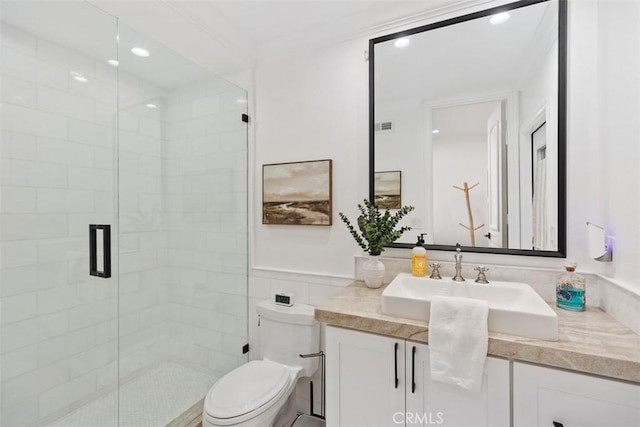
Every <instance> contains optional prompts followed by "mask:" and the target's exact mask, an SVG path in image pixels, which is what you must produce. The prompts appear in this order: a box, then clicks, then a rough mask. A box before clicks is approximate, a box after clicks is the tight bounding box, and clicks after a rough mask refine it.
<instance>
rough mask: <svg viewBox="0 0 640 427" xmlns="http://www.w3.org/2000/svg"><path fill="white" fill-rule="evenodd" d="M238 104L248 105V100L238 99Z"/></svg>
mask: <svg viewBox="0 0 640 427" xmlns="http://www.w3.org/2000/svg"><path fill="white" fill-rule="evenodd" d="M236 102H237V103H238V104H246V103H247V100H246V99H244V98H238V99H236Z"/></svg>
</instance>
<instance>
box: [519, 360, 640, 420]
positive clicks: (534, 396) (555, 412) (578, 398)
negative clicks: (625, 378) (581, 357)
mask: <svg viewBox="0 0 640 427" xmlns="http://www.w3.org/2000/svg"><path fill="white" fill-rule="evenodd" d="M513 425H514V426H517V427H562V426H563V427H578V426H579V427H602V426H607V427H637V426H640V386H639V385H633V384H628V383H624V382H620V381H614V380H608V379H604V378H597V377H592V376H589V375H582V374H577V373H572V372H566V371H561V370H558V369H553V368H545V367H540V366H533V365H528V364H525V363H519V362H514V363H513Z"/></svg>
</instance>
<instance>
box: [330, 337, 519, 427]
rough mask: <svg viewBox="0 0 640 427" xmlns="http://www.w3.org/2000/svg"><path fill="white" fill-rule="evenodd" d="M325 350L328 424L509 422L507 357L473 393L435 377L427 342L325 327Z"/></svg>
mask: <svg viewBox="0 0 640 427" xmlns="http://www.w3.org/2000/svg"><path fill="white" fill-rule="evenodd" d="M414 349H415V350H414ZM326 350H327V389H326V393H327V396H326V397H327V408H326V409H327V413H326V416H327V427H334V426H342V427H358V426H367V427H372V426H402V425H407V426H428V425H443V426H452V427H461V426H465V427H467V426H469V427H470V426H492V427H502V426H504V427H507V426H509V421H510V412H509V409H510V400H509V362H508V361H506V360H501V359H495V358H491V357H489V358H487V363H486V365H485V379H484V381H483V386H482V390H481V391H480V392H478V393H472V392H469V391H466V390H464V389H462V388H460V387H456V386H452V385H448V384H443V383H439V382H435V381H432V380H431V377H430V368H429V347H428V346H427V345H425V344H420V343H414V342H411V341H405V340H403V339H399V338H391V337H385V336H380V335H374V334H369V333H366V332H358V331H353V330H349V329H342V328H337V327H333V326H327V328H326Z"/></svg>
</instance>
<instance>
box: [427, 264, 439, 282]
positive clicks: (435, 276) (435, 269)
mask: <svg viewBox="0 0 640 427" xmlns="http://www.w3.org/2000/svg"><path fill="white" fill-rule="evenodd" d="M429 267H431V268H432V270H431V276H429V278H430V279H442V276H440V267H441V265H440V263H438V262H434V263H432V264H429Z"/></svg>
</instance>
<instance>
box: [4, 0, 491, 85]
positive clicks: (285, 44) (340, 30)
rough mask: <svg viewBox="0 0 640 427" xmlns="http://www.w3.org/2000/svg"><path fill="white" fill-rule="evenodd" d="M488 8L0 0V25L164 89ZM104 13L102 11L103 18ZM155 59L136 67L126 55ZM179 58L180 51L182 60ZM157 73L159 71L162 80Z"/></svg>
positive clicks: (379, 1)
mask: <svg viewBox="0 0 640 427" xmlns="http://www.w3.org/2000/svg"><path fill="white" fill-rule="evenodd" d="M487 1H489V0H340V1H336V0H284V1H283V0H233V1H229V0H227V1H218V0H206V1H189V0H156V1H149V0H127V1H118V0H89V1H80V0H69V1H60V0H53V1H51V0H49V1H46V0H45V1H37V0H36V1H24V0H3V1H2V20H3V21H4V22H7V23H9V24H11V25H14V26H17V27H19V28H21V29H24V30H26V31H29V32H31V33H33V34H36V35H37V36H39V37H41V38H43V39H45V40H50V41H52V42H54V43H57V44H60V45H63V46H66V47H68V48H70V49H72V50H74V51H78V52H80V53H82V54H83V55H90V56H92V57H94V58H95V59H97V60H99V61H106V60H107V59H111V58H113V56H114V55H115V54H116V53H115V51H116V50H118V47H117V46H116V45H115V44H114V40H113V37H112V35H113V34H114V31H115V26H116V19H115V17H118V22H119V33H120V46H119V51H118V54H119V58H118V59H119V60H120V63H121V65H120V70H121V71H124V70H126V71H128V72H131V73H133V74H135V75H137V76H138V77H140V78H142V79H145V80H146V81H149V82H151V83H153V84H155V85H157V86H160V87H173V86H175V85H177V84H179V83H180V82H184V81H185V80H191V79H194V78H197V77H198V76H200V75H202V74H207V73H210V72H213V73H215V74H217V75H222V76H224V75H227V74H230V73H234V72H237V71H240V70H247V69H250V68H252V67H254V66H255V65H256V64H257V63H258V62H260V61H261V60H264V59H266V58H269V57H273V56H278V55H282V54H288V53H295V52H302V51H305V50H313V49H316V48H319V47H323V46H327V45H330V44H334V43H339V42H342V41H345V40H348V39H352V38H356V37H363V38H365V39H366V38H369V37H370V36H372V35H376V34H380V31H386V32H389V30H388V28H390V26H393V25H403V24H406V22H413V21H415V20H416V19H419V18H420V17H421V16H425V15H426V14H430V13H437V12H438V11H439V12H440V13H446V11H448V10H450V9H451V8H452V7H454V6H459V5H461V4H464V5H468V4H482V3H486V2H487ZM104 12H106V13H104ZM134 45H138V46H140V45H143V46H147V47H148V48H149V50H150V51H153V54H152V55H151V56H150V57H149V58H147V59H145V60H144V61H140V60H139V59H135V58H131V57H130V52H129V50H130V47H132V46H134ZM178 52H179V53H178ZM158 70H163V71H162V72H161V73H160V72H158Z"/></svg>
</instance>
